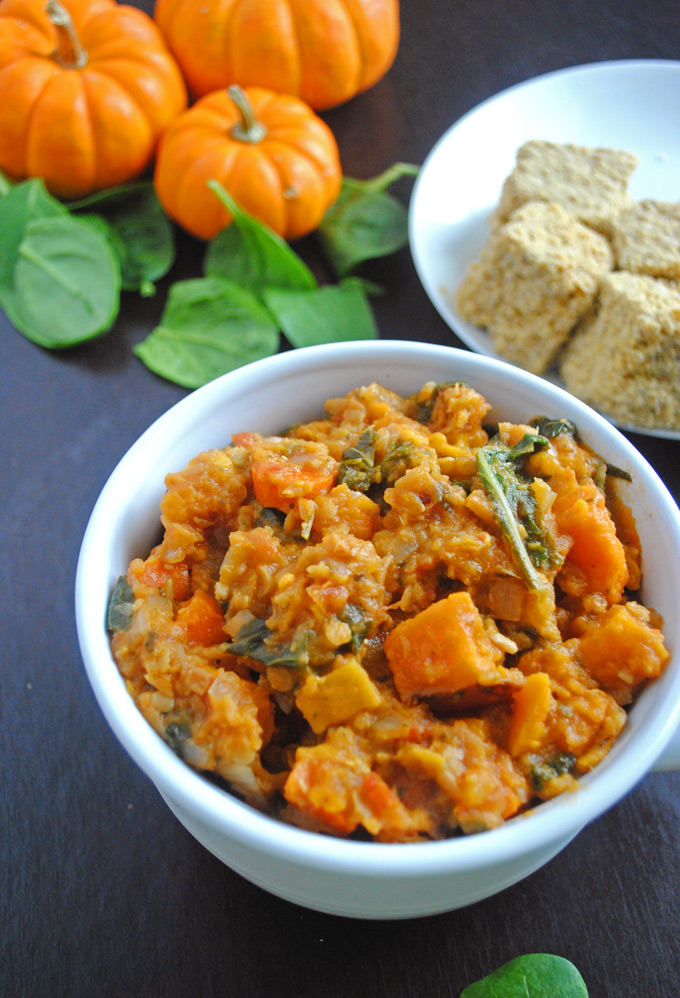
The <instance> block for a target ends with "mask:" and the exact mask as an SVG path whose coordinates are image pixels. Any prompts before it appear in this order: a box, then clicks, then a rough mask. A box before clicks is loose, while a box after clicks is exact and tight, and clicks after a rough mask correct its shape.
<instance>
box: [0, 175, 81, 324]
mask: <svg viewBox="0 0 680 998" xmlns="http://www.w3.org/2000/svg"><path fill="white" fill-rule="evenodd" d="M64 215H68V212H67V210H66V208H65V207H64V206H63V204H62V203H61V202H60V201H57V199H56V198H53V197H52V195H51V194H48V193H47V189H46V187H45V185H44V183H43V182H42V180H38V179H37V178H35V179H32V180H26V181H24V182H23V183H21V184H16V185H15V186H14V187H10V188H9V189H8V190H7V191H6V193H5V194H4V195H3V197H2V199H1V200H0V291H1V290H2V289H3V288H4V287H8V288H10V289H11V288H12V287H13V285H14V268H15V266H16V263H17V259H18V256H19V246H20V245H21V241H22V239H23V238H24V232H25V230H26V226H27V225H28V223H29V222H30V221H32V220H34V219H37V218H51V217H53V216H54V217H58V216H64ZM4 307H5V306H4V303H3V308H4ZM10 318H11V317H10Z"/></svg>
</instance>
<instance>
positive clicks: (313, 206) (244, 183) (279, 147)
mask: <svg viewBox="0 0 680 998" xmlns="http://www.w3.org/2000/svg"><path fill="white" fill-rule="evenodd" d="M244 93H245V97H246V98H247V101H248V103H249V105H250V107H251V109H252V112H253V114H254V116H255V118H256V119H257V120H258V122H259V123H261V124H262V125H263V126H264V128H265V130H266V134H265V135H264V137H263V138H262V139H261V140H260V141H252V142H247V141H242V140H240V139H238V138H235V137H234V135H233V134H232V133H233V129H234V128H235V127H236V128H238V127H240V126H241V125H242V115H241V112H240V111H239V108H238V106H237V104H236V103H235V102H234V100H233V98H232V97H231V96H230V95H229V93H228V92H227V91H226V90H221V91H217V92H216V93H213V94H208V95H207V96H205V97H202V98H201V99H200V100H198V101H197V102H196V103H195V104H194V105H193V107H191V108H189V110H188V111H185V112H184V113H183V114H181V115H180V116H179V117H178V118H177V119H176V120H175V121H174V122H173V124H172V125H171V126H170V127H169V128H168V130H167V131H166V132H165V134H164V135H163V137H162V139H161V141H160V144H159V146H158V155H157V158H156V171H155V175H154V183H155V186H156V193H157V194H158V198H159V200H160V202H161V204H162V205H163V207H164V209H165V211H166V212H167V213H168V215H170V216H171V218H174V219H175V221H177V222H179V224H180V225H182V226H184V228H185V229H187V230H188V231H189V232H191V233H192V234H193V235H195V236H198V237H199V239H212V238H213V236H215V235H216V234H217V233H218V232H219V231H220V230H221V229H224V228H225V227H226V226H227V225H229V224H230V223H231V215H230V214H229V212H228V211H227V209H226V208H224V207H223V205H222V203H221V202H220V201H219V199H218V197H217V196H216V194H215V193H214V192H213V191H211V190H210V188H208V187H207V182H208V180H217V181H219V183H221V184H222V186H223V187H224V188H225V189H226V190H227V191H228V192H229V193H230V194H231V195H232V197H233V198H234V199H235V200H236V201H237V202H238V204H239V205H240V206H241V207H242V208H244V209H245V210H246V211H247V212H249V213H250V214H251V215H254V216H255V217H256V218H258V219H260V221H262V222H264V223H265V224H266V225H268V226H269V227H270V228H272V229H273V230H274V231H275V232H277V233H278V234H279V235H280V236H282V237H283V238H284V239H297V238H298V237H299V236H303V235H306V234H307V233H308V232H311V231H312V230H313V229H315V228H316V227H317V225H318V224H319V222H320V221H321V219H322V218H323V216H324V214H325V212H326V209H327V208H328V207H330V205H331V204H333V202H334V201H335V200H336V199H337V197H338V194H339V193H340V185H341V183H342V170H341V166H340V157H339V154H338V147H337V143H336V141H335V137H334V136H333V133H332V132H331V130H330V128H329V127H328V125H326V124H325V122H323V121H322V120H321V119H320V118H319V117H318V116H317V115H316V114H315V113H314V112H313V111H312V110H311V108H310V107H308V106H307V104H305V103H304V102H303V101H301V100H298V98H297V97H289V96H287V95H284V94H275V93H272V92H271V91H270V90H262V89H260V88H257V87H252V88H250V89H248V90H246V91H244Z"/></svg>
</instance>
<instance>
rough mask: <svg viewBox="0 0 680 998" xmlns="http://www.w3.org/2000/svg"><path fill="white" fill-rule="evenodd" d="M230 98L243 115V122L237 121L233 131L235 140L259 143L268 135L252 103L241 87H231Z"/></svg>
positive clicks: (234, 85)
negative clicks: (256, 115) (254, 111)
mask: <svg viewBox="0 0 680 998" xmlns="http://www.w3.org/2000/svg"><path fill="white" fill-rule="evenodd" d="M229 96H230V97H231V99H232V100H233V102H234V104H235V105H236V107H237V108H238V110H239V112H240V114H241V120H240V121H237V122H236V124H235V125H234V127H233V128H232V130H231V135H232V137H233V138H235V139H237V140H238V141H239V142H251V143H255V144H256V143H258V142H261V141H262V139H263V138H264V137H265V135H266V134H267V129H266V128H265V127H264V125H263V124H262V122H261V121H258V119H257V118H256V117H255V114H254V113H253V109H252V107H251V104H250V101H249V100H248V98H247V96H246V95H245V93H244V91H243V90H241V88H240V87H239V86H236V84H233V85H232V86H231V87H229Z"/></svg>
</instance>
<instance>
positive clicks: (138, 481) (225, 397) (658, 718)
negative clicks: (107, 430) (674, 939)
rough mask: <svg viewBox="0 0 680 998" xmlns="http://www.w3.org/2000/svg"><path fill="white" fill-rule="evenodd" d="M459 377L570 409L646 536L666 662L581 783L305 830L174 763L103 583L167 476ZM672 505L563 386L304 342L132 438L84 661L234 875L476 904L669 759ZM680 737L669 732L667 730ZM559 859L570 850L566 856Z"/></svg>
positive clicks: (446, 360)
mask: <svg viewBox="0 0 680 998" xmlns="http://www.w3.org/2000/svg"><path fill="white" fill-rule="evenodd" d="M453 379H456V380H463V381H466V382H468V383H469V384H470V385H472V386H473V387H474V388H476V389H477V390H479V391H480V392H482V394H484V395H485V396H486V398H487V399H488V400H489V401H490V402H491V403H493V406H494V409H493V412H492V413H491V414H490V418H506V419H509V420H513V421H527V420H529V419H530V418H531V417H533V416H535V415H538V414H546V415H551V416H566V417H568V418H569V419H572V420H573V421H574V422H575V423H576V425H577V426H578V429H579V431H580V433H581V436H582V437H583V439H584V440H585V441H586V442H587V443H588V444H590V445H591V446H592V447H594V448H595V450H596V451H598V452H599V453H600V454H601V455H602V456H603V457H604V458H605V459H606V460H608V461H609V462H611V463H613V464H615V465H617V466H619V467H621V468H624V469H626V470H628V471H629V472H630V473H631V475H632V477H633V481H632V484H627V485H625V486H624V488H625V496H626V500H627V501H628V502H629V504H630V505H631V506H632V508H633V510H634V513H635V515H636V517H637V523H638V529H639V533H640V537H641V540H642V546H643V547H642V549H643V559H644V560H643V569H644V573H645V576H644V591H643V593H644V600H645V602H646V603H648V604H649V605H651V606H654V607H655V608H656V609H657V610H659V612H660V613H661V614H662V615H663V617H664V619H665V622H666V624H665V632H666V638H667V642H668V645H669V647H670V649H671V650H672V662H671V664H670V666H669V668H668V669H667V671H666V672H665V674H664V675H663V677H662V678H661V679H660V680H659V681H658V682H656V683H655V684H653V685H652V686H650V687H649V688H648V689H647V690H646V691H645V692H644V693H643V695H642V696H641V697H640V699H639V700H638V702H637V703H636V704H635V707H634V708H633V709H632V711H631V713H630V720H629V723H628V724H627V725H626V727H625V729H624V732H623V734H622V736H621V737H620V738H619V740H618V741H617V743H616V745H615V747H614V749H613V750H612V751H611V752H610V753H609V755H608V756H607V757H606V759H605V760H604V761H603V762H602V763H601V764H600V765H599V766H598V767H597V768H596V769H595V770H593V771H592V772H591V773H589V774H588V775H587V776H586V777H585V778H583V779H582V780H581V782H580V787H579V789H578V790H577V791H576V792H574V793H570V794H565V795H564V796H562V797H558V798H556V799H554V800H552V801H550V802H547V803H544V804H541V805H540V806H538V807H537V808H536V809H535V810H534V811H533V812H532V813H531V814H529V815H525V816H523V817H518V818H515V819H513V820H511V821H508V822H507V823H506V824H505V825H504V826H503V827H501V828H498V829H494V830H493V831H489V832H482V833H480V834H478V835H471V836H468V837H465V838H455V839H450V840H447V841H442V842H428V843H411V844H383V843H367V842H355V841H345V840H341V839H333V838H330V837H327V836H323V835H319V834H316V833H311V832H306V831H302V830H300V829H298V828H294V827H291V826H288V825H285V824H283V823H281V822H278V821H275V820H273V819H271V818H268V817H267V816H265V815H264V814H261V813H259V812H257V811H255V810H254V809H253V808H251V807H249V806H247V805H246V804H243V803H241V802H240V801H239V800H237V799H236V798H235V797H233V796H231V795H230V794H229V793H228V792H227V791H226V790H222V789H220V788H218V787H217V786H215V785H214V784H213V783H211V782H209V781H208V780H206V779H204V778H202V777H201V776H200V775H199V774H198V773H196V772H194V771H193V770H192V769H190V768H189V767H188V766H187V765H186V764H185V763H184V762H182V761H181V760H180V759H179V758H178V757H177V756H176V755H174V753H173V752H172V751H171V750H170V748H168V746H167V745H166V744H165V743H164V742H163V741H162V740H161V739H160V738H159V737H158V735H156V733H155V732H154V731H153V730H152V729H151V727H150V726H149V725H148V724H147V722H146V721H145V720H144V719H143V717H142V715H141V714H140V713H139V712H138V710H137V708H136V706H135V704H134V703H133V701H132V699H131V698H130V697H129V696H128V694H127V692H126V690H125V687H124V685H123V681H122V679H121V677H120V675H119V673H118V670H117V668H116V665H115V663H114V660H113V658H112V656H111V651H110V647H109V637H108V635H107V632H106V629H105V624H104V620H105V615H106V608H107V603H108V599H109V594H110V592H111V590H112V587H113V585H114V583H115V580H116V579H117V577H118V576H119V575H120V574H123V573H124V572H125V571H126V568H127V565H128V562H129V561H130V559H131V558H133V557H135V556H138V555H142V556H143V555H145V554H146V553H147V552H148V550H149V548H150V546H151V545H152V543H154V542H155V540H156V539H157V536H158V529H159V503H160V500H161V496H162V494H163V491H164V485H163V481H164V477H165V475H166V474H167V473H168V472H170V471H176V470H179V469H181V468H183V467H184V466H185V464H186V463H187V462H188V461H189V460H190V459H191V458H192V457H193V456H194V455H195V454H197V453H198V452H199V451H201V450H204V449H206V448H210V447H219V446H224V445H226V444H228V443H229V442H230V438H231V434H232V433H233V432H236V431H240V430H257V431H260V432H262V433H265V434H268V433H276V432H279V431H281V430H282V429H283V428H285V427H286V426H289V425H291V424H292V423H295V422H302V421H306V420H310V419H313V418H317V417H318V416H319V414H320V413H321V412H322V406H323V403H324V401H325V400H326V399H327V398H329V397H333V396H338V395H343V394H345V393H346V392H347V391H349V390H350V389H351V388H354V387H356V386H358V385H361V384H367V383H368V382H370V381H379V382H381V383H382V384H384V385H386V386H387V387H389V388H392V389H394V390H396V391H397V392H400V393H403V394H409V393H411V392H413V391H416V390H417V389H419V388H420V387H421V386H422V384H424V383H425V382H426V381H430V380H433V381H438V382H439V381H447V380H453ZM679 593H680V514H679V512H678V508H677V507H676V505H675V503H674V502H673V499H672V498H671V496H670V495H669V494H668V492H667V490H666V488H665V487H664V485H663V484H662V483H661V481H660V480H659V478H658V476H657V475H656V474H655V472H654V471H653V470H652V469H651V468H650V466H649V465H648V464H647V462H646V461H645V460H644V458H643V457H642V456H641V455H640V454H639V453H638V452H637V451H636V450H635V449H634V448H633V446H632V445H631V444H630V443H629V442H628V441H627V440H626V439H625V438H624V437H623V436H622V435H621V434H620V433H619V432H618V431H617V430H616V429H615V428H614V427H613V426H611V425H610V424H609V423H608V422H606V421H605V420H604V419H603V418H602V417H601V416H599V415H597V414H596V413H595V412H593V411H592V410H591V409H589V408H588V407H587V406H585V405H584V404H583V403H581V402H579V401H578V400H576V399H574V398H572V397H571V396H570V395H568V394H566V392H564V391H562V390H561V389H559V388H556V387H555V386H554V385H551V384H549V383H548V382H546V381H543V380H541V379H539V378H537V377H534V376H533V375H531V374H527V373H526V372H524V371H521V370H519V369H518V368H515V367H510V366H509V365H506V364H503V363H501V362H499V361H496V360H493V359H490V358H487V357H482V356H479V355H477V354H473V353H467V352H463V351H460V350H456V349H453V348H448V347H438V346H428V345H423V344H419V343H408V342H391V341H384V340H383V341H378V342H361V343H356V342H355V343H345V344H337V345H332V346H324V347H312V348H309V349H304V350H296V351H291V352H288V353H284V354H280V355H278V356H276V357H273V358H270V359H267V360H263V361H260V362H258V363H256V364H252V365H249V366H248V367H245V368H241V369H240V370H237V371H235V372H233V373H231V374H228V375H226V376H224V377H222V378H219V379H218V380H216V381H214V382H212V383H211V384H209V385H207V386H206V387H204V388H202V389H200V390H198V391H196V392H194V393H193V394H191V395H189V396H187V397H186V398H185V399H183V400H182V401H181V402H179V403H178V404H177V405H175V406H174V407H173V408H172V409H170V410H169V411H168V412H167V413H166V414H165V415H164V416H162V417H161V418H160V419H158V420H157V421H156V422H155V423H154V424H153V425H152V426H151V427H150V428H149V429H148V430H147V431H146V432H145V433H144V434H143V435H142V437H141V438H140V439H139V440H138V441H137V443H136V444H134V446H133V447H132V448H131V449H130V450H129V452H128V453H127V454H126V455H125V457H124V458H123V459H122V461H121V462H120V463H119V465H118V466H117V468H116V469H115V470H114V471H113V474H112V475H111V477H110V479H109V481H108V482H107V484H106V486H105V487H104V489H103V491H102V494H101V496H100V498H99V500H98V502H97V504H96V506H95V509H94V511H93V513H92V517H91V520H90V523H89V525H88V528H87V532H86V534H85V537H84V540H83V544H82V549H81V553H80V559H79V563H78V572H77V580H76V615H77V624H78V635H79V640H80V645H81V650H82V655H83V659H84V662H85V666H86V669H87V672H88V676H89V679H90V682H91V684H92V687H93V690H94V692H95V695H96V697H97V700H98V701H99V704H100V705H101V708H102V710H103V712H104V714H105V716H106V718H107V720H108V722H109V724H110V725H111V727H112V728H113V731H114V732H115V734H116V735H117V737H118V738H119V740H120V741H121V743H122V744H123V746H124V747H125V749H126V750H127V751H128V752H129V754H130V755H131V756H132V758H133V759H134V760H135V761H136V762H137V764H138V765H139V766H140V767H141V769H142V770H143V771H144V772H145V773H146V774H147V775H148V776H149V777H150V778H151V780H152V781H153V782H154V784H155V785H156V787H157V788H158V790H159V791H160V793H161V794H162V796H163V797H164V799H165V800H166V802H167V804H168V805H169V807H170V808H171V809H172V811H173V812H174V813H175V814H176V815H177V817H178V818H179V820H180V821H181V822H182V823H183V824H184V825H185V827H186V828H187V829H188V830H189V831H190V832H191V833H192V834H193V835H194V836H195V837H196V838H197V839H198V840H199V841H200V842H202V843H203V844H204V845H205V846H206V847H207V848H208V849H209V850H210V851H211V852H212V853H214V854H215V855H216V856H218V857H219V858H220V859H221V860H223V862H225V863H226V864H227V865H228V866H230V867H231V868H232V869H234V870H236V871H237V872H238V873H240V874H242V875H243V876H244V877H246V878H248V879H249V880H251V881H253V882H254V883H256V884H258V885H259V886H261V887H263V888H265V889H266V890H269V891H271V892H272V893H274V894H276V895H279V896H280V897H283V898H286V899H288V900H290V901H293V902H296V903H298V904H301V905H305V906H307V907H309V908H315V909H318V910H321V911H326V912H331V913H333V914H338V915H348V916H354V917H360V918H406V917H414V916H419V915H430V914H434V913H436V912H441V911H446V910H450V909H453V908H458V907H462V906H464V905H467V904H471V903H473V902H475V901H478V900H480V899H482V898H484V897H488V896H489V895H492V894H494V893H496V892H498V891H500V890H502V889H503V888H504V887H507V886H509V885H510V884H512V883H515V882H516V881H518V880H520V879H521V878H522V877H525V876H527V874H530V873H532V872H533V871H534V870H536V869H538V868H539V867H540V866H542V865H543V864H544V863H546V862H547V861H548V860H549V859H551V858H552V857H553V856H554V855H555V854H556V853H557V852H559V850H561V849H562V848H563V847H564V846H566V845H567V843H568V842H569V841H570V840H571V839H572V838H573V836H574V835H576V833H577V832H578V831H579V830H580V829H581V828H582V827H583V826H584V825H585V824H586V823H587V822H589V821H591V820H592V819H593V818H596V817H597V816H598V815H600V814H602V812H603V811H605V810H606V809H607V808H608V807H610V806H611V805H612V804H614V803H615V802H616V801H617V800H619V799H620V798H621V797H622V796H623V795H624V794H625V793H627V792H628V791H629V790H630V789H631V788H632V787H633V786H634V784H635V783H637V782H638V780H640V779H641V777H642V776H644V774H645V773H646V772H647V771H648V770H650V769H651V768H653V767H655V766H656V767H657V768H673V767H675V765H676V763H677V754H676V755H675V756H673V753H672V751H671V752H670V753H669V747H671V748H672V747H673V737H674V735H676V732H677V730H678V727H679V724H680V614H678V612H677V603H678V594H679ZM676 741H677V736H676ZM566 862H568V858H567V860H566Z"/></svg>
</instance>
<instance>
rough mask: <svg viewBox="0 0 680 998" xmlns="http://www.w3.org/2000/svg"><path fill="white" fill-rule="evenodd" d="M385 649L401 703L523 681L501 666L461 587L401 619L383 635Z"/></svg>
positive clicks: (479, 617)
mask: <svg viewBox="0 0 680 998" xmlns="http://www.w3.org/2000/svg"><path fill="white" fill-rule="evenodd" d="M384 649H385V654H386V655H387V661H388V662H389V665H390V669H391V670H392V675H393V677H394V683H395V686H396V687H397V691H398V693H399V696H400V697H401V699H402V700H403V701H405V702H408V701H410V700H413V699H414V698H415V697H428V696H441V695H444V696H450V695H451V694H462V693H463V691H465V690H468V689H469V688H470V687H495V686H498V685H499V684H500V685H504V684H512V683H513V682H515V683H516V684H517V685H520V684H521V683H522V682H523V677H522V676H521V675H519V676H515V675H514V672H515V670H509V669H505V668H503V666H502V665H501V662H502V660H503V653H502V652H501V651H500V650H499V649H498V648H497V647H496V646H495V645H494V644H493V642H492V641H491V639H490V638H489V637H488V635H487V633H486V631H485V629H484V622H483V620H482V617H481V614H480V613H479V610H478V609H477V607H476V606H475V604H474V603H473V602H472V599H471V598H470V596H469V594H468V593H467V592H464V591H461V592H457V593H452V594H451V595H450V596H447V597H446V599H443V600H438V601H437V602H436V603H432V604H430V606H428V607H427V608H426V609H425V610H421V612H420V613H417V614H416V615H415V617H411V618H410V619H408V620H404V621H402V622H401V623H400V624H398V625H397V626H396V627H395V629H394V630H393V631H392V632H391V633H390V634H388V636H387V638H386V640H385V644H384Z"/></svg>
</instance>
